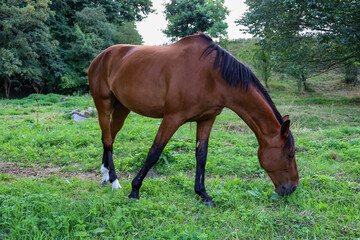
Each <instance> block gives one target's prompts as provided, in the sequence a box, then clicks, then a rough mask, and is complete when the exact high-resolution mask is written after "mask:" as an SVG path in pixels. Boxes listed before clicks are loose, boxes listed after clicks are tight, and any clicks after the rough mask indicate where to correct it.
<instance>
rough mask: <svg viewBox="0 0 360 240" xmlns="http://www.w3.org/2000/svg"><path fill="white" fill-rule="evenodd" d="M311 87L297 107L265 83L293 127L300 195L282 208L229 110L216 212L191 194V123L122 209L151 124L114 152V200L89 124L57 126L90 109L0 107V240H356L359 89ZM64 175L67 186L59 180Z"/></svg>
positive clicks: (213, 184) (215, 144) (216, 142)
mask: <svg viewBox="0 0 360 240" xmlns="http://www.w3.org/2000/svg"><path fill="white" fill-rule="evenodd" d="M334 79H335V78H334ZM320 80H321V79H320ZM320 80H319V79H312V80H310V81H309V82H310V84H312V86H313V89H314V92H312V93H308V94H307V95H303V96H297V95H293V94H292V93H288V92H286V89H292V88H295V89H296V86H292V85H291V84H292V83H291V82H285V83H284V82H275V81H274V82H270V94H271V95H272V97H273V99H274V102H275V104H276V105H277V107H278V109H279V111H280V112H281V113H282V114H284V115H285V114H289V115H290V118H291V120H292V126H291V129H292V131H293V135H294V137H295V142H296V146H297V148H298V152H297V155H296V157H297V164H298V169H299V175H300V186H299V188H298V190H297V191H296V192H295V193H294V194H293V195H291V196H288V197H280V196H278V195H276V194H275V193H274V191H273V185H272V183H271V181H270V180H269V178H268V177H267V175H266V173H265V172H264V171H263V170H262V169H261V167H260V165H259V163H258V160H257V157H256V153H257V142H256V139H255V136H254V134H253V133H252V132H251V131H250V130H249V128H248V127H247V126H246V124H245V123H244V122H243V121H241V120H240V119H239V118H238V117H237V116H236V114H234V113H233V112H231V111H230V110H228V109H225V110H224V111H223V113H222V114H221V115H220V116H219V117H218V118H217V120H216V122H215V125H214V129H213V131H212V134H211V140H210V144H209V154H208V162H207V168H206V171H207V176H206V177H207V178H206V187H207V190H208V193H209V194H210V195H211V196H212V197H213V198H214V201H215V202H216V208H213V209H210V208H207V207H206V206H204V205H203V204H202V203H201V201H200V199H199V197H197V196H196V194H195V193H194V190H193V188H194V187H193V186H194V175H195V174H194V172H195V153H194V151H195V130H196V125H195V124H194V123H193V124H186V125H184V126H182V127H181V128H180V129H179V130H178V132H177V133H176V134H175V135H174V137H173V138H172V140H171V141H170V142H169V144H168V145H167V147H166V148H165V150H164V152H163V154H162V155H161V158H160V160H159V162H158V164H157V165H156V166H155V167H154V173H153V175H152V176H151V177H148V178H146V179H145V181H144V185H143V187H142V188H141V190H140V194H141V198H140V200H139V201H134V200H128V199H127V195H128V194H129V193H130V190H131V180H132V178H133V177H134V176H135V174H136V172H137V171H138V170H139V169H140V167H141V166H142V164H143V162H144V158H145V157H146V154H147V151H148V150H149V148H150V146H151V143H152V141H153V138H154V137H155V134H156V131H157V128H158V127H159V124H160V120H159V119H149V118H145V117H142V116H139V115H136V114H133V113H132V114H130V115H129V117H128V119H127V120H126V122H125V126H124V128H123V130H122V131H121V132H120V133H119V135H118V136H117V139H116V142H115V145H114V157H115V166H116V170H117V171H118V173H119V174H118V175H119V176H120V184H121V185H122V186H123V188H122V189H120V190H119V191H112V190H111V187H110V186H102V185H101V176H100V174H99V168H100V165H101V157H102V145H101V140H100V136H101V132H100V129H99V126H98V122H97V118H96V117H92V118H89V119H88V120H86V121H84V122H81V123H75V122H74V121H73V120H72V119H71V117H70V116H69V115H68V114H65V111H66V110H74V109H77V108H79V109H87V107H94V106H93V102H92V99H91V97H90V96H81V97H80V96H78V97H75V96H73V97H70V100H69V101H67V102H63V103H61V102H60V101H59V100H60V99H61V98H63V97H65V96H61V95H56V94H49V95H39V96H38V98H39V105H40V106H39V107H37V103H36V95H31V96H29V97H27V98H24V99H18V100H1V101H0V121H1V123H2V124H1V125H0V164H2V165H0V167H1V170H2V173H1V174H0V186H1V188H0V239H89V238H98V239H254V238H255V239H323V238H330V239H340V238H345V239H349V238H354V239H356V238H360V224H359V223H360V193H359V191H360V109H359V107H358V106H359V96H358V94H357V93H356V91H359V87H355V88H354V87H353V88H348V89H346V88H341V91H340V89H339V87H338V83H336V82H333V83H332V84H331V83H327V87H326V89H324V87H321V86H322V85H321V84H318V81H320ZM334 81H335V80H334ZM294 84H296V83H294ZM331 86H332V87H331ZM284 91H285V92H284ZM295 92H296V91H295ZM295 92H294V94H295ZM37 113H38V117H37ZM37 118H38V119H37ZM37 120H38V121H37ZM10 163H14V164H16V165H11V164H10ZM9 166H16V167H17V168H20V170H21V171H24V172H25V171H27V169H34V168H36V169H38V171H42V169H47V168H50V167H53V168H54V169H59V171H60V172H59V174H56V175H52V174H49V175H45V176H43V175H42V177H39V176H33V177H25V176H21V175H18V174H15V175H14V174H11V171H10V167H9ZM21 171H20V172H21ZM67 172H71V173H72V175H70V176H71V177H66V176H67V175H61V174H60V173H64V174H65V173H67ZM76 173H79V177H78V178H76V177H74V176H76ZM74 174H75V175H74ZM86 174H92V175H97V177H98V178H97V179H98V180H92V178H90V179H87V178H86V177H85V178H84V177H82V176H87V175H86ZM60 175H61V176H65V177H60Z"/></svg>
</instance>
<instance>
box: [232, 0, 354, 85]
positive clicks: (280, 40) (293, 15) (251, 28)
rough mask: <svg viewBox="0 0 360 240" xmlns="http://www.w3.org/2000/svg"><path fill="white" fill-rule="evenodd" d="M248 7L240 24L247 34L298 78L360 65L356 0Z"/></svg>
mask: <svg viewBox="0 0 360 240" xmlns="http://www.w3.org/2000/svg"><path fill="white" fill-rule="evenodd" d="M246 3H247V4H248V6H249V10H248V11H247V12H246V14H245V16H244V17H243V18H242V19H239V20H238V21H237V23H239V24H242V25H245V26H246V27H248V32H250V33H251V34H253V35H254V36H256V37H259V38H260V42H261V43H262V44H263V45H264V46H266V48H267V49H271V50H272V52H275V53H276V54H277V59H278V60H285V62H287V63H288V64H287V69H288V70H289V69H293V70H294V71H290V72H293V73H296V74H295V75H298V76H302V78H303V77H305V78H306V75H308V73H312V72H314V71H326V70H328V69H330V68H331V67H334V66H336V65H339V64H341V63H343V62H348V61H351V62H353V63H354V62H359V61H360V25H359V24H358V23H359V22H360V5H359V2H358V1H357V0H355V1H345V0H336V1H326V0H320V1H303V0H289V1H281V0H266V1H263V0H247V1H246ZM306 44H310V45H306ZM286 54H287V55H288V56H286ZM281 55H282V57H280V56H281ZM293 57H295V58H293ZM304 58H305V59H304ZM291 59H297V60H298V61H295V60H291ZM306 63H309V64H306ZM304 64H305V65H304ZM309 68H312V69H311V70H310V69H309ZM300 72H302V73H300ZM303 79H304V78H303ZM304 83H305V82H304Z"/></svg>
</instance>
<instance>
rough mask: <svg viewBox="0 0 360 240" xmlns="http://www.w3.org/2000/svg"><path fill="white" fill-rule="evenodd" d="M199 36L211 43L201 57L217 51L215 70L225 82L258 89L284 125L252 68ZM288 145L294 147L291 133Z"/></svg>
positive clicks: (205, 36) (244, 87) (201, 34)
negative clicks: (218, 71)
mask: <svg viewBox="0 0 360 240" xmlns="http://www.w3.org/2000/svg"><path fill="white" fill-rule="evenodd" d="M199 36H200V37H201V38H203V39H205V40H207V41H208V42H209V45H208V46H207V47H206V48H205V50H204V51H203V53H202V54H201V57H203V56H204V57H207V56H209V55H210V54H211V53H212V52H213V51H216V57H215V61H214V68H218V67H219V68H220V72H221V74H222V76H223V78H224V80H225V81H226V82H227V83H228V84H230V85H233V86H234V87H235V88H237V87H238V86H239V85H240V87H241V88H243V89H245V90H246V91H248V90H249V86H250V85H252V86H254V87H255V88H256V89H258V90H259V92H261V93H262V95H263V96H264V97H265V99H266V101H267V103H268V104H269V105H270V107H271V109H272V111H273V113H274V115H275V117H276V119H277V120H278V122H279V123H280V125H282V124H283V123H284V119H283V117H282V116H281V114H280V113H279V111H278V110H277V109H276V107H275V104H274V102H273V101H272V100H271V98H270V96H269V94H268V92H267V91H266V90H265V88H264V86H263V85H262V84H261V83H260V81H259V80H258V79H257V77H256V76H255V74H254V73H253V72H252V71H251V70H250V68H249V67H248V66H246V65H244V64H243V63H241V62H240V61H239V60H237V59H236V58H235V57H234V56H233V55H231V54H230V53H229V52H228V51H226V50H225V49H223V48H222V47H220V46H219V45H217V44H216V43H215V42H214V41H213V40H212V39H211V38H210V37H209V36H207V35H205V34H204V33H200V34H199ZM286 145H292V146H294V139H293V136H292V134H291V133H290V134H289V137H288V141H287V143H286ZM288 147H290V146H288Z"/></svg>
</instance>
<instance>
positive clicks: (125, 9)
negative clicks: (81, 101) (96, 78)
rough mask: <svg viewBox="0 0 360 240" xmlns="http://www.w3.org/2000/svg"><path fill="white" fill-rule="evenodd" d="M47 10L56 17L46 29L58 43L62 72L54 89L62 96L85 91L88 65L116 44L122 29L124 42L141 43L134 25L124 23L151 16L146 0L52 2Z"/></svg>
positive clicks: (66, 0)
mask: <svg viewBox="0 0 360 240" xmlns="http://www.w3.org/2000/svg"><path fill="white" fill-rule="evenodd" d="M50 7H51V9H52V10H53V11H54V12H55V13H56V14H55V15H54V16H52V17H51V18H50V19H49V20H48V26H49V27H50V28H51V34H52V36H53V37H54V38H55V39H57V40H58V42H59V45H58V46H57V52H58V53H59V54H60V56H61V58H60V59H61V61H60V62H59V64H60V65H62V69H63V73H62V75H61V76H60V79H59V81H57V82H54V85H55V87H56V88H57V89H62V91H63V92H64V93H73V92H75V91H76V92H79V91H80V92H81V91H85V90H86V89H87V79H86V72H87V68H88V66H89V63H90V62H91V61H92V59H93V58H94V57H95V56H96V55H97V54H99V53H100V52H101V51H102V50H104V49H105V48H107V47H109V46H110V45H113V44H116V43H120V42H119V39H120V37H124V34H121V33H119V31H122V30H124V29H126V30H127V31H128V32H127V33H129V35H127V36H126V37H127V40H128V41H130V40H131V37H134V38H135V39H136V40H133V42H134V43H135V42H136V43H141V40H140V42H139V38H140V39H141V37H140V36H139V34H138V33H137V32H136V29H135V25H134V24H129V23H128V22H134V21H140V20H142V19H143V18H144V17H146V15H147V14H149V13H150V12H152V9H151V7H152V3H151V1H150V0H95V1H92V0H91V1H90V0H77V1H74V0H65V1H64V0H52V4H51V5H50ZM124 26H127V27H124ZM131 27H133V29H132V30H133V32H132V33H131V34H130V31H131V30H130V28H131ZM134 32H136V33H137V35H136V34H135V33H134Z"/></svg>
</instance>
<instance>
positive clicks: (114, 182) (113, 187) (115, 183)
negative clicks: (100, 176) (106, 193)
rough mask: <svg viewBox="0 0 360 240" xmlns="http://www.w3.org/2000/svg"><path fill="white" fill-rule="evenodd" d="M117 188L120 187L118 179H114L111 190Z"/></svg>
mask: <svg viewBox="0 0 360 240" xmlns="http://www.w3.org/2000/svg"><path fill="white" fill-rule="evenodd" d="M117 188H121V186H120V183H119V180H117V179H116V180H115V181H113V182H112V190H114V189H117Z"/></svg>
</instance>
